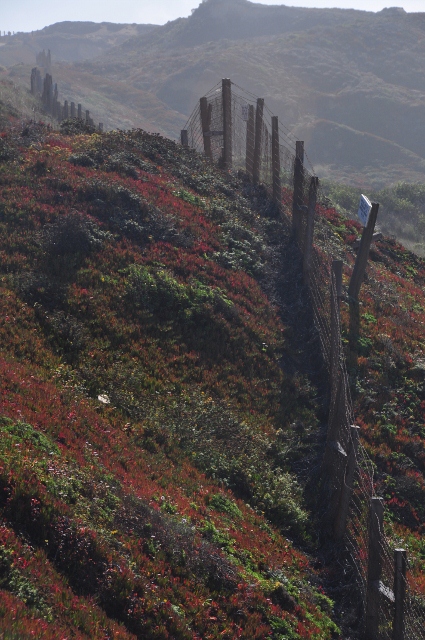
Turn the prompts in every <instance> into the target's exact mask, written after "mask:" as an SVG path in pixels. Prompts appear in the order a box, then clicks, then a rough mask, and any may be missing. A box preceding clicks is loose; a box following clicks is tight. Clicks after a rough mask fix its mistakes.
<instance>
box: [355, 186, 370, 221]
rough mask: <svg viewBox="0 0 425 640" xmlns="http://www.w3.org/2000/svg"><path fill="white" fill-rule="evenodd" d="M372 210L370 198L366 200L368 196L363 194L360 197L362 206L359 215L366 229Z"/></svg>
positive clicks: (360, 205)
mask: <svg viewBox="0 0 425 640" xmlns="http://www.w3.org/2000/svg"><path fill="white" fill-rule="evenodd" d="M371 209H372V203H371V202H370V200H369V198H366V196H364V195H363V194H362V195H361V197H360V204H359V210H358V212H357V215H358V217H359V220H360V222H361V223H362V225H363V226H364V227H365V226H366V225H367V221H368V220H369V213H370V210H371Z"/></svg>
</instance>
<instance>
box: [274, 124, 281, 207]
mask: <svg viewBox="0 0 425 640" xmlns="http://www.w3.org/2000/svg"><path fill="white" fill-rule="evenodd" d="M272 175H273V200H274V203H275V204H276V205H278V206H279V207H280V205H281V202H282V184H281V180H280V144H279V120H278V117H277V116H272Z"/></svg>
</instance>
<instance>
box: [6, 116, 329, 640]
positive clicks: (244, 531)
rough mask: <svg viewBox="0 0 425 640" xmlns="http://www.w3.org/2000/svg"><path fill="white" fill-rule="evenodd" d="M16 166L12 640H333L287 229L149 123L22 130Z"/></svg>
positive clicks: (10, 456)
mask: <svg viewBox="0 0 425 640" xmlns="http://www.w3.org/2000/svg"><path fill="white" fill-rule="evenodd" d="M0 163H1V164H0V189H1V195H2V203H1V205H0V220H1V226H2V234H1V238H2V239H1V247H0V252H1V253H0V255H1V272H2V275H1V279H0V286H1V289H2V291H1V296H0V300H1V304H2V314H1V319H0V335H1V341H0V344H1V355H0V362H1V371H2V375H1V387H2V389H1V400H0V414H1V417H0V429H1V432H2V437H1V440H0V485H1V499H0V509H1V517H2V525H1V527H0V541H1V544H0V554H1V556H0V558H1V560H0V596H1V597H0V626H1V629H2V632H3V633H6V634H9V635H10V637H14V636H15V637H16V636H19V637H20V638H24V637H36V638H43V640H44V639H48V638H55V640H56V639H57V638H58V634H61V637H62V636H63V637H68V636H70V635H71V636H72V637H75V638H90V639H93V638H105V637H108V638H161V639H162V638H219V637H220V638H226V637H227V638H229V640H230V639H231V638H235V637H240V638H246V639H247V640H248V638H249V639H250V640H251V639H254V638H258V639H260V638H261V639H263V638H268V637H270V638H283V637H288V636H289V637H293V638H299V637H306V638H331V637H332V634H333V633H334V632H335V629H336V627H335V624H334V622H332V621H331V618H332V617H333V614H332V607H333V605H332V602H331V600H330V599H329V598H328V597H327V596H326V595H325V587H324V585H325V581H328V580H329V579H330V576H327V574H326V573H325V572H324V573H323V575H321V574H320V572H319V570H318V568H316V567H315V564H314V562H313V560H312V559H311V558H310V557H309V556H308V555H306V553H305V551H302V550H301V549H300V544H301V545H302V546H304V547H305V545H309V546H310V547H311V548H313V547H314V545H315V538H316V534H315V533H314V526H313V521H310V520H309V516H308V504H307V503H308V500H304V498H303V497H302V486H301V484H300V482H301V477H300V479H297V477H296V475H295V472H296V466H297V464H298V465H300V460H301V459H305V456H306V455H307V456H308V457H309V458H310V457H313V458H314V456H315V455H316V454H315V453H314V451H315V450H318V448H320V443H319V442H318V435H317V434H319V431H317V429H318V421H319V419H320V411H318V409H317V406H316V399H315V392H314V389H312V388H311V386H310V383H309V381H308V379H307V378H306V376H305V374H303V373H302V366H301V365H302V361H303V357H305V356H303V354H302V351H301V350H299V349H298V348H297V342H296V341H294V340H293V339H290V337H289V336H290V332H291V331H292V329H291V325H290V322H289V320H290V313H289V311H290V309H291V306H289V307H288V309H287V312H286V313H287V315H288V323H287V325H286V326H285V325H284V324H283V323H282V321H281V319H280V318H279V314H278V312H277V308H276V307H275V306H274V305H273V304H272V303H271V301H270V299H269V298H268V297H267V295H266V294H265V292H264V291H263V290H262V288H261V286H260V282H266V281H267V282H269V285H268V286H269V290H270V295H272V293H273V288H274V286H275V285H272V288H271V289H270V286H271V284H272V282H273V281H274V279H275V277H276V275H274V274H275V271H276V266H277V264H278V263H279V260H280V258H279V256H280V252H281V250H282V249H281V246H280V242H277V243H276V238H278V237H279V236H281V237H282V242H284V235H283V234H284V226H283V225H282V223H280V222H279V221H278V220H276V219H274V218H273V217H268V216H267V215H265V214H267V208H266V203H263V205H262V206H261V209H259V208H258V204H257V207H256V208H255V207H253V205H251V203H250V200H249V199H247V198H246V197H244V196H243V195H242V191H243V189H244V185H243V182H240V181H239V180H237V179H232V178H229V177H226V176H223V175H222V174H220V173H218V172H216V171H214V170H213V169H211V168H210V167H209V166H208V165H207V164H206V163H205V162H204V161H203V160H202V158H199V157H198V156H197V155H196V154H194V153H192V152H190V151H185V150H183V149H181V148H179V147H177V146H176V145H174V143H172V142H169V141H166V140H163V139H161V138H159V137H157V136H149V135H147V134H145V133H143V132H141V131H135V132H133V133H131V134H126V133H122V132H112V133H109V134H105V135H92V136H87V135H81V134H78V133H77V134H76V135H74V136H69V135H68V136H66V135H61V134H58V133H51V132H49V131H48V130H46V129H45V128H44V127H43V126H41V125H35V124H33V125H32V126H26V127H25V129H24V130H21V129H20V128H15V129H12V130H10V131H9V132H4V133H2V134H1V137H0ZM247 195H248V194H247ZM276 286H277V285H276ZM273 297H274V298H275V299H276V300H277V293H275V294H274V296H273ZM307 333H308V332H307ZM280 363H283V365H284V366H283V368H282V367H281V366H280ZM285 371H286V372H285ZM295 424H296V426H295ZM291 425H292V426H291ZM315 431H317V434H315ZM311 446H313V450H311V451H308V449H311ZM301 466H302V467H305V463H303V464H302V465H301ZM291 540H292V541H297V545H295V544H294V542H291Z"/></svg>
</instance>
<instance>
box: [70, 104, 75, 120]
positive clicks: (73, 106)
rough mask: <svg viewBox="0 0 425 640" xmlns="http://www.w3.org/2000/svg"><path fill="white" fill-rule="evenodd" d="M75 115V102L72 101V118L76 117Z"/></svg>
mask: <svg viewBox="0 0 425 640" xmlns="http://www.w3.org/2000/svg"><path fill="white" fill-rule="evenodd" d="M75 117H76V112H75V102H71V118H75Z"/></svg>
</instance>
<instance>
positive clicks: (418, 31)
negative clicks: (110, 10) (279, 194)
mask: <svg viewBox="0 0 425 640" xmlns="http://www.w3.org/2000/svg"><path fill="white" fill-rule="evenodd" d="M77 24H78V23H77ZM52 28H53V27H52ZM55 28H56V27H55ZM70 28H71V27H70ZM99 28H100V27H99ZM102 28H103V27H102ZM111 28H112V27H108V29H111ZM132 28H136V27H132ZM424 28H425V14H423V13H420V14H419V13H418V14H407V13H404V12H403V11H402V10H397V9H395V8H393V9H385V10H383V11H380V12H378V13H372V12H365V11H353V10H339V9H301V8H296V7H287V6H267V5H258V4H255V3H251V2H248V0H231V1H229V0H226V1H224V0H207V1H206V2H203V3H201V4H200V6H199V7H198V9H196V10H195V11H194V12H193V14H192V15H191V16H190V17H189V18H184V19H179V20H176V21H173V22H170V23H168V24H166V25H164V26H161V27H157V28H155V29H152V30H151V31H149V32H146V31H144V32H143V33H142V34H137V35H134V36H132V37H129V38H128V39H126V40H125V41H124V42H122V43H121V44H118V43H117V46H115V47H113V48H112V49H108V51H107V53H106V54H101V53H100V54H99V56H98V57H97V58H96V59H95V60H94V59H92V55H91V54H90V55H89V54H87V56H86V57H87V58H90V60H89V61H87V62H81V63H79V64H74V65H73V66H72V68H71V69H70V68H69V67H68V66H67V65H65V66H64V65H61V64H57V65H56V66H55V67H54V75H55V77H57V78H58V80H59V85H60V92H61V95H62V96H63V97H68V98H71V97H72V96H73V95H81V94H83V95H84V101H85V102H87V101H89V102H91V104H92V108H93V107H94V106H95V105H96V104H97V105H98V108H99V111H100V112H99V118H98V120H101V121H103V122H105V123H107V125H108V127H110V128H114V127H121V128H126V127H132V126H136V127H137V126H142V127H144V128H145V129H148V130H150V131H158V132H160V133H162V134H165V135H167V136H168V137H172V138H178V136H179V132H180V129H181V128H182V126H183V125H184V122H185V121H186V119H187V117H188V116H189V114H190V113H191V111H192V110H193V108H194V107H195V106H196V104H197V102H198V100H199V98H200V96H202V95H204V94H205V92H206V91H208V90H209V89H210V88H211V87H212V86H213V85H215V84H216V82H217V79H220V78H222V77H230V78H232V80H233V81H234V82H235V83H237V84H238V85H240V86H243V87H244V89H246V90H248V91H251V92H252V93H254V94H255V95H259V96H262V97H264V98H265V99H266V103H267V104H268V105H269V107H270V109H271V110H272V111H273V112H274V113H275V114H276V115H278V116H279V117H280V119H281V121H282V123H284V124H285V126H287V127H289V128H290V129H291V130H292V131H293V132H294V133H295V135H296V136H297V137H298V138H299V139H304V140H305V142H306V145H307V149H308V150H309V155H310V158H311V160H312V162H313V164H314V165H315V166H316V170H317V171H318V174H319V175H320V176H322V177H328V178H330V179H332V178H333V179H335V177H337V179H338V180H339V179H341V180H343V181H344V182H346V183H348V184H352V185H355V184H358V185H361V186H362V188H363V189H367V188H382V187H384V186H387V185H389V184H391V183H393V182H394V181H400V180H406V181H408V182H420V181H423V180H424V175H425V168H424V167H425V164H424V154H423V149H424V143H425V139H424V129H423V126H422V123H423V121H424V116H425V112H424V110H425V103H424V100H425V98H424V87H425V76H424V71H423V70H424V68H425V67H424V56H425V50H424V44H423V43H424V42H425V39H424ZM49 29H51V28H50V27H49V28H48V29H47V32H49ZM44 31H46V30H44ZM41 33H42V32H41ZM99 33H102V30H100V31H99ZM108 33H109V32H108ZM117 33H121V32H120V31H118V32H117ZM124 33H127V32H125V30H124ZM127 35H129V33H127ZM43 37H44V36H43ZM46 37H47V36H46ZM78 37H82V36H78ZM87 37H88V36H87ZM43 46H44V45H43ZM82 46H83V45H82ZM87 46H89V41H88V44H87ZM83 48H84V47H83ZM3 50H6V47H3ZM59 59H61V58H60V56H54V60H56V61H58V60H59ZM22 62H30V61H29V60H27V59H25V60H22ZM0 63H2V62H1V48H0ZM3 64H5V63H4V62H3ZM29 71H30V70H29V68H27V67H22V66H18V67H16V66H15V67H14V68H13V74H14V77H15V78H18V77H19V78H20V81H21V82H22V83H24V84H25V85H26V86H27V84H28V75H29ZM90 96H91V97H90ZM324 139H325V140H326V145H324V144H323V140H324ZM353 149H355V152H354V153H353Z"/></svg>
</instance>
